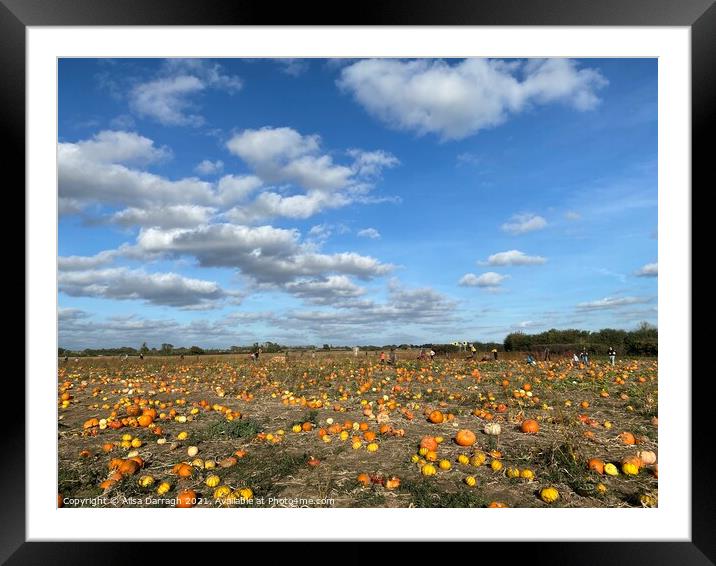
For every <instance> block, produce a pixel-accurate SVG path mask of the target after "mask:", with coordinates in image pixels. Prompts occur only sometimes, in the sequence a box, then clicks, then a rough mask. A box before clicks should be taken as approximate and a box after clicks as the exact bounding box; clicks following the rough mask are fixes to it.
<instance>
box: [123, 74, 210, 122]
mask: <svg viewBox="0 0 716 566" xmlns="http://www.w3.org/2000/svg"><path fill="white" fill-rule="evenodd" d="M204 88H205V86H204V83H202V82H201V80H199V79H198V78H197V77H193V76H186V75H181V76H177V77H167V78H161V79H156V80H153V81H149V82H147V83H142V84H139V85H137V86H135V87H134V88H133V89H132V91H131V93H130V95H129V103H130V106H131V108H132V110H133V111H134V112H136V113H137V114H139V115H140V116H143V117H147V118H152V119H154V120H156V121H157V122H159V123H160V124H163V125H165V126H200V125H202V124H203V123H204V118H203V117H202V116H200V115H199V114H191V113H189V111H190V110H192V109H193V108H194V104H193V103H192V101H191V95H193V94H196V93H198V92H201V91H202V90H204Z"/></svg>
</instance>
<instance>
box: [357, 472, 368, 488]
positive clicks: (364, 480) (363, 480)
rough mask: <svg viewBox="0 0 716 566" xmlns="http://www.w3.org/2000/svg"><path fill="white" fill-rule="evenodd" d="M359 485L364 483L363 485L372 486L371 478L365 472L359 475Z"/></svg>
mask: <svg viewBox="0 0 716 566" xmlns="http://www.w3.org/2000/svg"><path fill="white" fill-rule="evenodd" d="M358 483H362V484H363V485H370V476H369V475H368V474H366V473H365V472H364V473H362V474H358Z"/></svg>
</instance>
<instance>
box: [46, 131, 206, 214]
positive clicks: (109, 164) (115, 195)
mask: <svg viewBox="0 0 716 566" xmlns="http://www.w3.org/2000/svg"><path fill="white" fill-rule="evenodd" d="M165 155H166V152H165V151H164V150H162V149H157V148H155V147H154V145H153V142H151V140H148V139H147V138H143V137H141V136H138V135H137V134H132V133H128V132H103V133H100V134H98V136H95V138H93V139H91V140H87V141H80V142H77V143H60V144H58V148H57V163H58V190H59V200H60V207H61V209H62V208H63V207H64V209H65V211H76V210H81V209H82V208H83V207H85V206H86V205H87V204H89V203H101V204H104V205H125V206H138V207H145V206H151V205H153V204H155V205H162V206H170V205H173V204H182V203H191V204H193V205H210V204H211V203H212V202H213V201H214V200H215V196H214V194H213V190H212V185H211V184H210V183H207V182H205V181H201V180H199V179H197V178H194V177H189V178H184V179H179V180H177V181H171V180H169V179H165V178H164V177H161V176H159V175H155V174H153V173H148V172H146V171H141V170H138V169H134V168H131V167H129V166H128V165H127V163H129V162H131V163H138V162H145V163H146V162H149V161H155V160H157V159H159V158H161V157H163V156H165Z"/></svg>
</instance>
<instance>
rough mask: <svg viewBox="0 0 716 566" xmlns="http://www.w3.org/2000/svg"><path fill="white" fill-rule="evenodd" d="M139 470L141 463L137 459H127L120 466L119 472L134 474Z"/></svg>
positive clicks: (126, 474) (125, 474) (128, 474)
mask: <svg viewBox="0 0 716 566" xmlns="http://www.w3.org/2000/svg"><path fill="white" fill-rule="evenodd" d="M138 471H139V464H138V463H137V462H136V461H135V460H125V461H124V462H122V465H121V466H120V467H119V473H120V474H122V475H123V476H132V475H134V474H136V473H137V472H138Z"/></svg>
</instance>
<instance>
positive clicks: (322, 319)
mask: <svg viewBox="0 0 716 566" xmlns="http://www.w3.org/2000/svg"><path fill="white" fill-rule="evenodd" d="M343 306H344V307H345V308H340V309H334V310H330V311H326V310H323V311H316V310H311V311H291V312H289V313H287V314H286V322H285V324H287V325H288V326H289V327H290V326H291V325H299V326H300V328H303V329H304V330H307V331H310V332H311V333H315V334H317V335H319V336H339V337H340V336H350V337H352V338H353V339H355V338H356V336H358V335H361V334H363V333H364V332H370V333H373V334H374V333H375V332H376V328H381V327H385V325H386V324H389V325H391V327H395V326H396V325H400V326H401V327H402V326H406V327H410V326H414V325H427V326H440V325H449V324H451V323H453V322H455V321H456V313H455V310H456V307H457V303H456V302H455V301H453V300H451V299H449V298H448V297H446V296H444V295H442V294H441V293H438V292H437V291H435V290H434V289H431V288H430V287H423V288H406V287H404V286H403V285H401V284H400V283H399V282H397V281H395V280H393V281H391V282H390V283H389V285H388V296H387V298H386V300H385V302H376V301H372V300H363V301H358V302H356V303H352V304H351V303H346V304H345V305H343ZM357 333H358V334H357Z"/></svg>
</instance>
